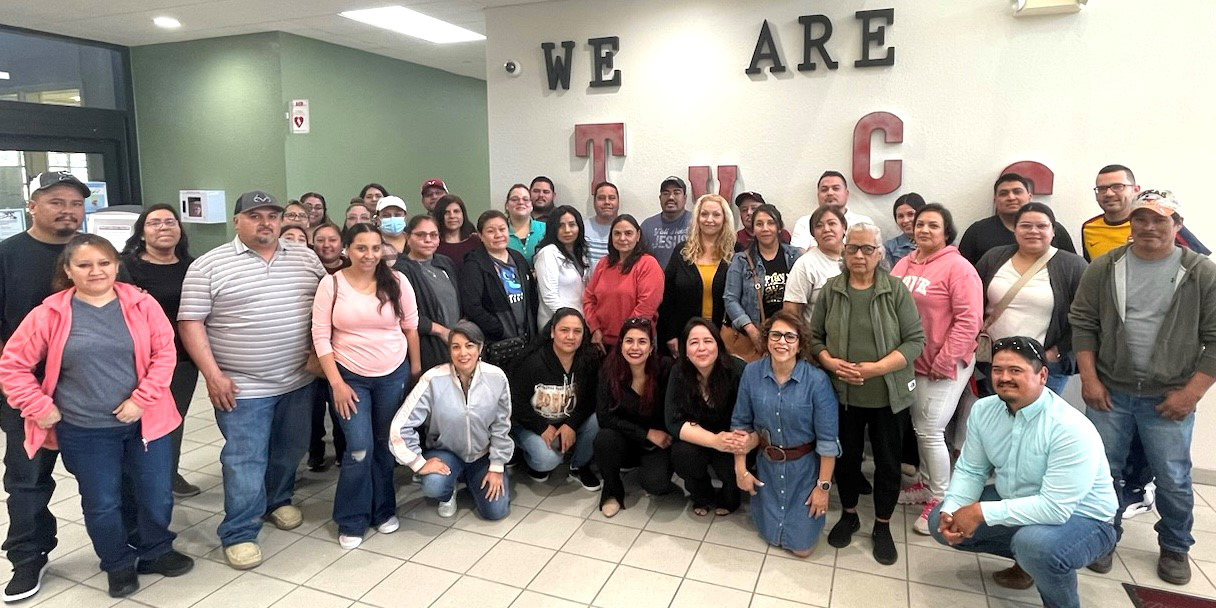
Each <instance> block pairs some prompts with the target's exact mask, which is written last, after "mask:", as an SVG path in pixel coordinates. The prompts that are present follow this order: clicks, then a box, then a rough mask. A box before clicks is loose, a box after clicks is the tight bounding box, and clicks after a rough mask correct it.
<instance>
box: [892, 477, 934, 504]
mask: <svg viewBox="0 0 1216 608" xmlns="http://www.w3.org/2000/svg"><path fill="white" fill-rule="evenodd" d="M930 500H933V492H930V491H929V486H926V485H925V484H924V483H923V482H920V481H918V482H916V483H914V484H912V485H910V486H908V487H906V488H904V489H902V490H900V491H899V501H898V502H899V504H901V505H923V504H925V503H927V502H929V501H930Z"/></svg>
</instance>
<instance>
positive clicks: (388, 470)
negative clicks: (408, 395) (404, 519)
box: [334, 359, 410, 537]
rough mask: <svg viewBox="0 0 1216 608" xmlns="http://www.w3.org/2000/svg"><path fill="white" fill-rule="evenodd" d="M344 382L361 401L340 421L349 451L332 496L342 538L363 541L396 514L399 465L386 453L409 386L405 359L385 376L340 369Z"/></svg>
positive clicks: (408, 369) (343, 459)
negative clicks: (369, 531)
mask: <svg viewBox="0 0 1216 608" xmlns="http://www.w3.org/2000/svg"><path fill="white" fill-rule="evenodd" d="M338 373H340V374H342V380H343V381H344V382H346V384H347V385H348V386H350V388H351V390H352V391H354V393H355V396H356V397H357V398H358V399H359V401H358V402H356V403H355V409H356V411H355V412H354V413H353V414H351V417H350V420H343V419H342V417H341V416H339V417H338V423H339V424H340V425H342V432H343V433H344V434H345V435H346V452H345V453H343V454H342V455H341V458H342V469H341V471H340V472H339V473H338V488H337V492H336V493H335V494H334V522H335V523H337V524H338V533H339V534H342V535H345V536H359V537H361V536H363V534H364V533H365V532H367V529H368V528H369V527H371V526H378V525H380V524H382V523H384V522H385V521H386V520H387V519H388V518H390V517H392V516H393V515H395V514H396V512H397V493H396V490H395V488H394V487H393V466H394V465H396V464H397V462H396V460H395V459H394V458H393V454H392V452H390V451H389V449H388V435H389V428H390V427H391V426H392V423H393V415H395V414H396V413H397V408H399V407H401V402H402V401H404V400H405V384H406V382H408V381H409V379H410V362H409V360H408V359H407V360H406V361H405V362H403V363H402V364H401V365H400V366H399V367H398V368H397V369H395V370H393V371H392V372H390V373H388V374H387V375H384V376H379V377H375V378H366V377H363V376H360V375H358V374H355V373H352V372H350V371H349V370H347V369H346V368H344V367H342V366H341V365H338Z"/></svg>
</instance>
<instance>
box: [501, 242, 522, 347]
mask: <svg viewBox="0 0 1216 608" xmlns="http://www.w3.org/2000/svg"><path fill="white" fill-rule="evenodd" d="M507 259H508V261H507V262H502V261H499V260H497V259H495V260H494V269H495V270H497V271H498V278H499V280H501V281H502V289H503V291H505V292H506V294H507V302H510V304H511V308H510V309H508V310H505V311H503V312H501V313H498V314H499V320H500V321H502V324H503V327H506V328H513V330H514V331H512V332H511V333H512V336H522V335H524V334H526V333H527V329H526V328H527V322H528V308H527V306H528V305H527V303H525V302H524V286H523V284H522V283H521V282H520V279H519V269H517V268H516V267H515V264H514V262H511V261H510V258H507Z"/></svg>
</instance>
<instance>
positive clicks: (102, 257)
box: [0, 234, 194, 597]
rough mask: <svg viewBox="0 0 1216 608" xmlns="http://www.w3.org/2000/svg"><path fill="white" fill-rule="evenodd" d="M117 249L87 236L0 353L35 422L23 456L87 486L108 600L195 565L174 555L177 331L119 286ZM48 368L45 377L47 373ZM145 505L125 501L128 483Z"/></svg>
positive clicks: (70, 249) (28, 427) (0, 374)
mask: <svg viewBox="0 0 1216 608" xmlns="http://www.w3.org/2000/svg"><path fill="white" fill-rule="evenodd" d="M117 272H118V252H117V251H115V250H114V246H113V245H111V244H110V242H109V241H107V240H106V239H104V238H102V237H99V236H96V235H91V234H81V235H77V236H76V237H75V238H73V239H72V240H71V241H70V242H68V244H67V246H66V247H65V248H64V250H63V253H62V254H61V255H60V263H59V265H58V267H57V269H56V276H55V278H54V283H53V284H54V285H55V287H56V288H58V289H61V290H62V291H59V292H57V293H55V294H52V295H51V296H50V297H48V298H47V299H46V300H43V302H42V304H41V305H39V306H38V307H37V308H35V309H34V310H33V311H31V312H30V314H29V315H27V316H26V317H25V320H23V321H22V322H21V325H20V326H19V327H18V328H17V331H16V333H14V334H13V337H12V338H11V339H10V340H9V341H8V343H7V344H6V345H5V348H4V354H3V356H0V385H2V386H3V387H4V392H5V394H6V395H7V396H8V403H9V405H10V406H12V407H14V408H16V409H18V410H20V411H21V416H22V417H23V418H24V419H25V451H26V453H27V454H29V455H30V456H31V457H32V456H33V455H34V453H35V452H37V451H38V449H39V448H43V447H45V448H48V449H56V448H57V449H58V450H59V453H60V454H61V455H62V456H63V464H64V466H66V467H67V469H68V471H69V472H71V473H72V475H74V476H76V481H77V483H78V484H79V486H80V502H81V507H82V510H83V512H84V523H85V528H86V529H87V530H88V533H89V538H90V539H91V540H92V541H93V550H94V551H96V552H97V556H98V557H100V558H101V569H102V570H104V571H105V572H106V574H107V575H108V578H109V587H110V595H111V596H112V597H123V596H127V595H130V594H132V593H134V592H135V591H136V590H138V589H139V578H138V576H137V573H138V574H153V573H155V574H162V575H164V576H180V575H182V574H185V573H186V572H189V571H190V569H191V568H192V567H193V566H194V560H192V559H190V558H189V557H186V556H185V555H182V554H181V553H178V552H177V551H174V550H173V539H174V538H176V535H175V534H174V533H173V532H171V531H170V530H169V520H170V519H171V517H172V511H173V495H172V494H171V487H172V479H173V471H172V462H173V454H172V451H173V448H172V443H171V439H170V438H169V436H168V435H169V433H170V432H172V431H173V429H175V428H177V426H178V425H179V424H181V422H182V418H181V415H179V414H178V413H177V406H176V405H175V404H174V401H173V397H172V395H170V393H169V381H170V379H171V378H172V376H173V368H174V366H175V365H176V361H177V351H176V349H175V348H174V346H173V329H172V327H171V326H170V324H169V319H168V318H166V317H165V313H164V311H163V310H162V309H161V307H160V305H159V304H157V303H156V300H155V299H153V298H152V296H150V295H148V294H146V293H144V292H142V291H140V290H139V289H137V288H135V287H132V286H130V285H126V284H123V283H115V277H116V275H117ZM40 367H41V368H43V372H42V374H41V379H39V374H38V372H37V370H38V369H39V368H40ZM124 476H126V477H128V478H130V480H131V482H130V483H131V485H132V488H131V489H132V494H133V495H134V496H135V497H136V502H137V503H138V504H134V505H123V504H122V486H123V477H124ZM124 506H125V507H127V508H129V509H131V510H134V511H135V512H136V513H135V514H136V521H138V528H139V529H138V533H139V534H138V535H139V542H140V546H138V547H131V546H129V545H128V544H127V538H128V533H129V532H136V530H128V529H127V528H126V526H124V525H123V521H124V519H123V516H122V512H123V508H124Z"/></svg>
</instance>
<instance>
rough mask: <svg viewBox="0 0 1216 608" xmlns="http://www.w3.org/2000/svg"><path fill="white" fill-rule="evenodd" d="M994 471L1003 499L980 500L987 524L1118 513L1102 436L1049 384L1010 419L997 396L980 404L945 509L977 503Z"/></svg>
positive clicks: (970, 421) (950, 510)
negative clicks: (1037, 396) (1048, 387)
mask: <svg viewBox="0 0 1216 608" xmlns="http://www.w3.org/2000/svg"><path fill="white" fill-rule="evenodd" d="M994 470H995V472H996V490H997V493H998V494H1000V495H1001V497H1002V500H997V501H985V502H982V503H980V509H981V510H982V511H983V513H984V521H985V522H986V523H987V524H988V525H990V526H1025V525H1032V524H1062V523H1064V522H1065V521H1068V518H1070V517H1072V516H1073V515H1080V516H1083V517H1088V518H1091V519H1096V520H1098V521H1105V522H1109V521H1112V520H1113V519H1114V517H1115V509H1116V508H1117V507H1118V502H1117V499H1116V498H1115V490H1114V486H1113V485H1112V481H1111V477H1110V465H1109V464H1108V463H1107V460H1106V450H1105V449H1104V448H1103V447H1102V438H1101V437H1099V436H1098V431H1097V430H1096V429H1095V428H1094V425H1093V424H1092V423H1091V422H1090V421H1089V420H1088V419H1087V418H1086V417H1085V415H1084V414H1082V413H1081V412H1079V411H1077V410H1075V409H1073V407H1072V406H1071V405H1069V404H1068V402H1066V401H1064V399H1062V398H1060V396H1059V395H1056V394H1055V393H1053V392H1052V391H1051V390H1049V389H1047V388H1044V389H1043V393H1042V394H1041V395H1039V398H1038V399H1036V400H1035V402H1034V403H1031V404H1030V405H1028V406H1026V407H1024V408H1022V409H1020V410H1018V413H1017V414H1016V415H1013V416H1011V415H1010V414H1009V408H1008V407H1007V406H1006V405H1005V402H1003V401H1001V399H1000V398H999V397H997V396H995V395H994V396H992V397H985V398H983V399H980V400H979V401H977V402H975V405H974V406H973V407H972V408H971V415H970V417H969V418H968V419H967V441H966V443H965V444H964V445H963V452H962V454H961V455H960V456H959V459H958V464H957V465H955V468H954V476H953V477H952V478H951V480H950V487H949V488H948V489H947V490H946V498H945V501H944V502H943V504H942V512H943V513H953V512H954V511H955V510H957V509H958V508H959V507H963V506H966V505H969V504H971V503H973V502H976V501H977V500H979V498H980V494H981V493H982V492H983V491H984V485H985V484H986V483H987V482H988V477H989V475H991V474H992V472H993V471H994Z"/></svg>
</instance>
